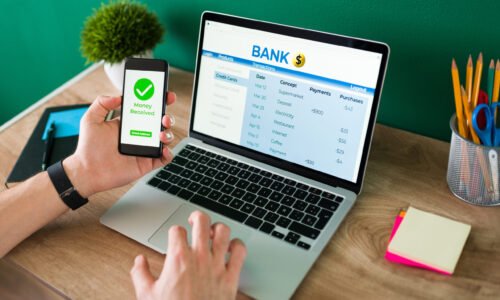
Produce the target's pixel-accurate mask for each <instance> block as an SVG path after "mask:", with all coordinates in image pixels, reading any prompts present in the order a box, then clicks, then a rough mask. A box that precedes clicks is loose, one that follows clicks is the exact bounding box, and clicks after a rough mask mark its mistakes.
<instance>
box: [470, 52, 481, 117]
mask: <svg viewBox="0 0 500 300" xmlns="http://www.w3.org/2000/svg"><path fill="white" fill-rule="evenodd" d="M482 72H483V53H479V56H478V58H477V62H476V73H475V75H474V85H473V86H472V105H474V106H473V107H472V109H474V108H476V106H477V98H478V96H479V88H480V84H481V73H482Z"/></svg>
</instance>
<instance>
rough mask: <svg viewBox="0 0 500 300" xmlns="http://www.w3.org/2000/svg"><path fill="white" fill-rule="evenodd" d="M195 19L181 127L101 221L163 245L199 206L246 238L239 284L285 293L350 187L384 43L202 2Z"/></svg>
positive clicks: (359, 181)
mask: <svg viewBox="0 0 500 300" xmlns="http://www.w3.org/2000/svg"><path fill="white" fill-rule="evenodd" d="M200 27H201V28H200V37H199V44H198V53H197V62H196V72H195V79H194V80H195V81H194V87H193V101H192V108H191V116H190V125H189V136H188V137H187V138H185V139H183V140H182V141H180V142H179V144H178V145H177V146H176V147H175V148H174V149H173V153H174V155H175V157H174V159H173V161H172V162H171V163H170V164H168V165H166V166H165V167H164V168H161V169H158V170H154V171H152V172H151V173H149V174H147V175H146V176H144V177H143V178H142V179H140V180H139V181H138V182H137V183H136V184H135V185H134V186H133V187H132V188H131V189H130V190H129V191H128V192H127V193H126V194H125V195H124V196H123V197H122V198H120V199H119V200H118V201H117V203H115V205H113V207H111V208H110V209H109V210H108V211H107V212H106V214H105V215H104V216H102V218H101V222H102V224H104V225H106V226H108V227H110V228H112V229H114V230H116V231H118V232H120V233H122V234H124V235H126V236H128V237H130V238H132V239H134V240H136V241H138V242H139V243H142V244H144V245H146V246H148V247H151V248H153V249H155V250H156V251H159V252H161V253H166V252H168V245H167V235H168V229H169V228H170V226H172V225H174V224H177V225H183V226H185V227H186V228H190V226H189V225H188V222H187V219H188V216H189V215H190V214H191V212H193V211H195V210H201V211H203V212H205V213H207V214H208V215H210V217H211V219H212V222H223V223H225V224H227V225H228V226H229V227H230V228H231V235H232V238H234V237H238V238H240V239H241V240H243V241H244V243H245V244H246V246H247V250H248V256H247V259H246V262H245V265H244V267H243V271H242V274H241V278H240V285H239V290H240V291H241V292H243V293H245V294H247V295H249V296H252V297H255V298H257V299H285V298H290V297H291V296H292V295H293V293H294V291H295V290H296V288H297V287H298V286H299V284H300V282H301V281H302V279H303V278H304V276H305V275H306V274H307V272H308V271H309V269H310V268H311V266H312V265H313V264H314V262H315V261H316V259H317V258H318V256H319V255H320V254H321V251H322V250H323V248H324V247H325V246H326V245H327V244H328V243H329V241H330V239H331V237H332V236H333V234H334V233H335V231H336V230H337V229H338V227H339V225H340V224H341V222H342V220H343V219H344V218H345V217H346V216H347V214H348V212H349V211H350V210H351V208H352V207H353V206H354V204H355V203H356V198H357V195H359V193H360V192H361V188H362V185H363V177H364V174H365V167H366V164H367V160H368V153H369V150H370V144H371V139H372V133H373V129H374V124H375V120H376V115H377V109H378V106H379V99H380V94H381V91H382V85H383V80H384V76H385V71H386V66H387V61H388V56H389V47H388V46H387V45H386V44H383V43H379V42H373V41H368V40H363V39H359V38H353V37H347V36H340V35H335V34H330V33H324V32H318V31H312V30H307V29H301V28H296V27H289V26H284V25H279V24H273V23H268V22H262V21H257V20H251V19H245V18H240V17H235V16H230V15H223V14H218V13H213V12H204V13H203V15H202V17H201V25H200ZM189 238H190V237H189ZM331 267H332V268H335V265H332V266H331Z"/></svg>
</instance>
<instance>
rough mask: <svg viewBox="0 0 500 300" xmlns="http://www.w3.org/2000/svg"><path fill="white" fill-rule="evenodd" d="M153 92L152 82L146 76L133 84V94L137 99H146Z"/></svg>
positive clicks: (149, 97)
mask: <svg viewBox="0 0 500 300" xmlns="http://www.w3.org/2000/svg"><path fill="white" fill-rule="evenodd" d="M154 93H155V86H154V85H153V82H152V81H151V80H149V79H147V78H141V79H139V80H137V81H136V82H135V84H134V94H135V96H136V97H137V99H139V100H142V101H146V100H149V99H151V97H153V95H154Z"/></svg>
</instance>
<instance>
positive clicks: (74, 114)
mask: <svg viewBox="0 0 500 300" xmlns="http://www.w3.org/2000/svg"><path fill="white" fill-rule="evenodd" d="M87 109H88V107H81V108H74V109H68V110H63V111H58V112H52V113H50V115H49V119H48V120H47V123H46V125H45V129H44V131H43V135H42V140H44V141H45V140H46V139H47V132H48V130H49V127H50V124H52V122H55V127H56V131H55V135H54V137H55V138H62V137H67V136H75V135H78V134H79V133H80V119H81V118H82V116H83V115H84V114H85V112H86V111H87Z"/></svg>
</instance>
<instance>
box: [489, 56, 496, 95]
mask: <svg viewBox="0 0 500 300" xmlns="http://www.w3.org/2000/svg"><path fill="white" fill-rule="evenodd" d="M494 76H495V62H494V61H493V59H492V60H490V66H489V67H488V103H489V104H490V105H491V103H492V102H493V77H494Z"/></svg>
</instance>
